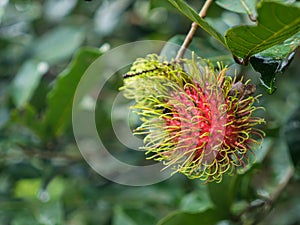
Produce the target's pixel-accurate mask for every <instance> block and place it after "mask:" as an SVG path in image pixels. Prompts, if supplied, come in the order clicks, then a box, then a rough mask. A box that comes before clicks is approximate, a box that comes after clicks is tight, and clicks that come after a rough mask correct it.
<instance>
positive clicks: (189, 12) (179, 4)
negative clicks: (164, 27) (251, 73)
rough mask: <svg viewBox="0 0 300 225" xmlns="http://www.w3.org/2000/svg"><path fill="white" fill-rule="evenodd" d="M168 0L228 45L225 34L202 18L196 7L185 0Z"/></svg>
mask: <svg viewBox="0 0 300 225" xmlns="http://www.w3.org/2000/svg"><path fill="white" fill-rule="evenodd" d="M168 1H169V2H171V3H172V4H173V5H174V6H175V7H176V8H177V9H178V10H179V11H180V12H181V13H183V14H184V15H185V16H186V17H188V18H189V19H190V20H192V21H194V22H196V23H197V24H198V25H199V26H200V27H201V28H202V29H203V30H205V31H206V32H207V33H209V34H210V35H211V36H213V37H214V38H216V39H217V40H218V41H219V42H220V43H222V44H223V45H224V46H226V44H225V40H224V37H223V35H222V34H220V33H219V32H218V31H217V30H216V29H214V28H213V27H212V26H211V25H210V24H209V23H208V22H207V21H205V20H204V19H202V18H201V17H200V16H199V15H198V13H197V12H196V11H195V10H194V9H192V8H191V7H190V6H189V5H188V4H187V3H185V1H183V0H168Z"/></svg>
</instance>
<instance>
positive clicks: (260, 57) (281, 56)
mask: <svg viewBox="0 0 300 225" xmlns="http://www.w3.org/2000/svg"><path fill="white" fill-rule="evenodd" d="M299 44H300V33H298V34H296V35H294V36H293V37H291V38H289V39H288V40H286V41H284V42H283V43H282V44H280V45H276V46H273V47H271V48H269V49H267V50H265V51H263V52H260V53H258V54H256V55H254V56H253V57H251V58H250V63H251V65H252V66H253V68H254V69H255V70H256V71H257V72H259V73H260V74H261V83H262V84H263V86H264V87H265V88H266V90H267V92H268V93H269V94H272V93H273V92H274V91H275V90H276V87H275V78H276V74H278V73H282V72H284V70H285V69H286V68H287V67H288V66H289V64H290V63H291V61H292V60H293V58H294V55H295V50H296V49H297V48H298V46H299Z"/></svg>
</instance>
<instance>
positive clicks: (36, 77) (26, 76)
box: [11, 60, 48, 108]
mask: <svg viewBox="0 0 300 225" xmlns="http://www.w3.org/2000/svg"><path fill="white" fill-rule="evenodd" d="M47 70H48V65H47V64H46V63H44V62H39V61H34V60H30V61H27V62H25V63H24V64H23V66H22V67H21V68H20V70H19V72H18V74H17V75H16V76H15V78H14V80H13V82H12V84H11V85H12V86H11V95H12V100H13V102H14V104H15V105H16V106H17V108H21V107H23V106H24V105H25V104H26V103H27V102H28V101H29V100H30V98H31V97H32V95H33V93H34V91H35V89H36V88H37V86H38V84H39V82H40V79H41V77H42V76H43V75H44V74H45V73H46V72H47Z"/></svg>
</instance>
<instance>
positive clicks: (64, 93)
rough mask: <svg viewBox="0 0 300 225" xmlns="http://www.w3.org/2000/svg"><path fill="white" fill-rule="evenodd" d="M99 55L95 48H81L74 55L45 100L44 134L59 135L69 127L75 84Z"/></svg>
mask: <svg viewBox="0 0 300 225" xmlns="http://www.w3.org/2000/svg"><path fill="white" fill-rule="evenodd" d="M100 55H101V52H100V51H99V50H98V49H96V48H82V49H80V50H79V51H78V52H77V53H76V55H75V56H74V58H73V60H72V62H71V63H70V65H69V66H68V68H67V69H65V70H64V71H63V72H62V73H61V74H60V75H59V76H58V78H57V80H56V83H55V85H54V87H53V89H52V90H51V92H50V93H49V95H48V99H47V103H48V104H47V105H48V107H47V110H46V113H45V118H44V127H45V134H48V135H49V134H52V135H55V136H57V135H60V134H61V133H62V132H63V131H64V129H65V128H66V127H67V126H68V125H70V123H71V117H72V103H73V97H74V93H75V90H76V87H77V84H78V82H79V80H80V78H81V76H82V75H83V74H84V72H85V70H86V69H87V68H88V67H89V65H90V64H91V63H92V62H93V61H94V60H95V59H96V58H98V57H99V56H100Z"/></svg>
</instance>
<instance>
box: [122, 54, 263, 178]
mask: <svg viewBox="0 0 300 225" xmlns="http://www.w3.org/2000/svg"><path fill="white" fill-rule="evenodd" d="M225 71H226V69H224V68H223V69H222V68H221V67H220V68H219V71H218V72H216V71H215V70H214V68H213V66H211V65H207V64H205V63H203V61H201V60H198V61H196V60H194V59H192V60H188V59H183V60H181V61H180V63H176V62H167V61H163V60H162V58H160V57H158V56H157V55H154V54H153V55H148V56H147V57H146V58H145V59H137V60H136V62H134V64H133V66H132V68H131V70H130V72H128V73H127V74H125V76H124V86H123V87H122V88H121V90H123V91H124V96H125V97H127V98H129V99H134V100H135V105H134V106H133V108H134V111H135V113H137V114H138V115H140V118H141V121H142V124H141V126H139V127H138V128H137V129H136V130H135V131H134V133H135V134H137V135H138V134H142V135H145V138H144V143H145V145H144V147H143V149H145V150H146V151H147V153H146V154H147V155H148V159H154V160H157V161H163V163H164V164H165V165H166V167H170V166H171V167H172V168H173V169H174V170H175V172H180V173H183V174H185V175H186V176H187V177H189V178H200V179H202V180H205V181H217V182H218V181H221V179H222V175H223V174H224V173H226V172H228V173H232V172H233V171H236V169H237V168H239V167H244V166H245V165H247V164H248V161H249V153H253V151H252V149H253V148H254V147H255V146H254V145H259V144H260V143H261V141H262V139H263V136H264V133H263V132H262V131H261V130H259V129H257V128H255V126H256V125H258V124H261V123H264V119H262V118H258V117H255V116H254V115H253V113H254V111H256V110H257V109H259V108H257V107H255V106H254V103H255V101H256V100H257V98H258V97H259V96H256V97H254V96H252V94H253V92H254V87H255V86H254V85H250V84H248V82H246V83H245V84H243V83H242V80H240V81H236V78H231V77H228V76H226V75H225Z"/></svg>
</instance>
